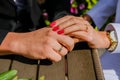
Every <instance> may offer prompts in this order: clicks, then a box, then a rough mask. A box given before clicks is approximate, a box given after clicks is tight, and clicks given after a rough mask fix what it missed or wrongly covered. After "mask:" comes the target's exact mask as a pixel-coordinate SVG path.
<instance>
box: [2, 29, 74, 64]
mask: <svg viewBox="0 0 120 80" xmlns="http://www.w3.org/2000/svg"><path fill="white" fill-rule="evenodd" d="M73 47H74V40H73V39H72V38H71V37H68V36H66V35H59V34H57V33H55V32H54V31H52V30H51V28H42V29H39V30H36V31H32V32H27V33H13V32H10V33H8V35H7V36H6V38H5V39H4V41H3V42H2V44H1V46H0V50H1V51H2V50H3V51H8V52H12V53H14V54H17V55H22V56H24V57H27V58H31V59H50V60H52V61H56V62H57V61H60V60H61V58H62V56H64V55H66V54H67V53H68V51H71V50H72V49H73Z"/></svg>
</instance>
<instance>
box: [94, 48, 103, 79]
mask: <svg viewBox="0 0 120 80" xmlns="http://www.w3.org/2000/svg"><path fill="white" fill-rule="evenodd" d="M92 56H93V63H94V68H95V73H96V78H97V80H105V78H104V75H103V70H102V66H101V63H100V55H99V53H98V50H97V49H92Z"/></svg>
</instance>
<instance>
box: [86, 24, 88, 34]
mask: <svg viewBox="0 0 120 80" xmlns="http://www.w3.org/2000/svg"><path fill="white" fill-rule="evenodd" d="M85 25H86V29H85V31H86V32H87V31H88V25H87V24H85Z"/></svg>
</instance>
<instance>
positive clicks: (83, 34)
mask: <svg viewBox="0 0 120 80" xmlns="http://www.w3.org/2000/svg"><path fill="white" fill-rule="evenodd" d="M51 26H52V28H53V31H56V32H57V33H58V34H59V33H60V32H62V34H65V35H69V36H71V37H72V38H74V40H75V43H77V42H80V41H86V42H88V45H89V46H90V47H91V48H104V47H108V46H109V40H108V38H107V37H106V32H99V31H96V30H95V29H93V27H92V26H91V25H90V24H89V22H88V21H86V20H84V19H83V18H82V17H75V16H65V17H63V18H60V19H58V20H56V21H54V22H53V23H51Z"/></svg>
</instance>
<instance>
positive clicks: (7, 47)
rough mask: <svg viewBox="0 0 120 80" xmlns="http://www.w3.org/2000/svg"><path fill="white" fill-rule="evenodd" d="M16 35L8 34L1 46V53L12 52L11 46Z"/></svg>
mask: <svg viewBox="0 0 120 80" xmlns="http://www.w3.org/2000/svg"><path fill="white" fill-rule="evenodd" d="M14 35H15V33H14V32H9V33H7V35H6V37H5V38H4V40H3V41H2V43H1V45H0V52H4V53H8V52H9V53H10V52H12V50H11V49H12V47H11V44H12V43H13V42H14V40H15V39H16V38H15V36H14Z"/></svg>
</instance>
